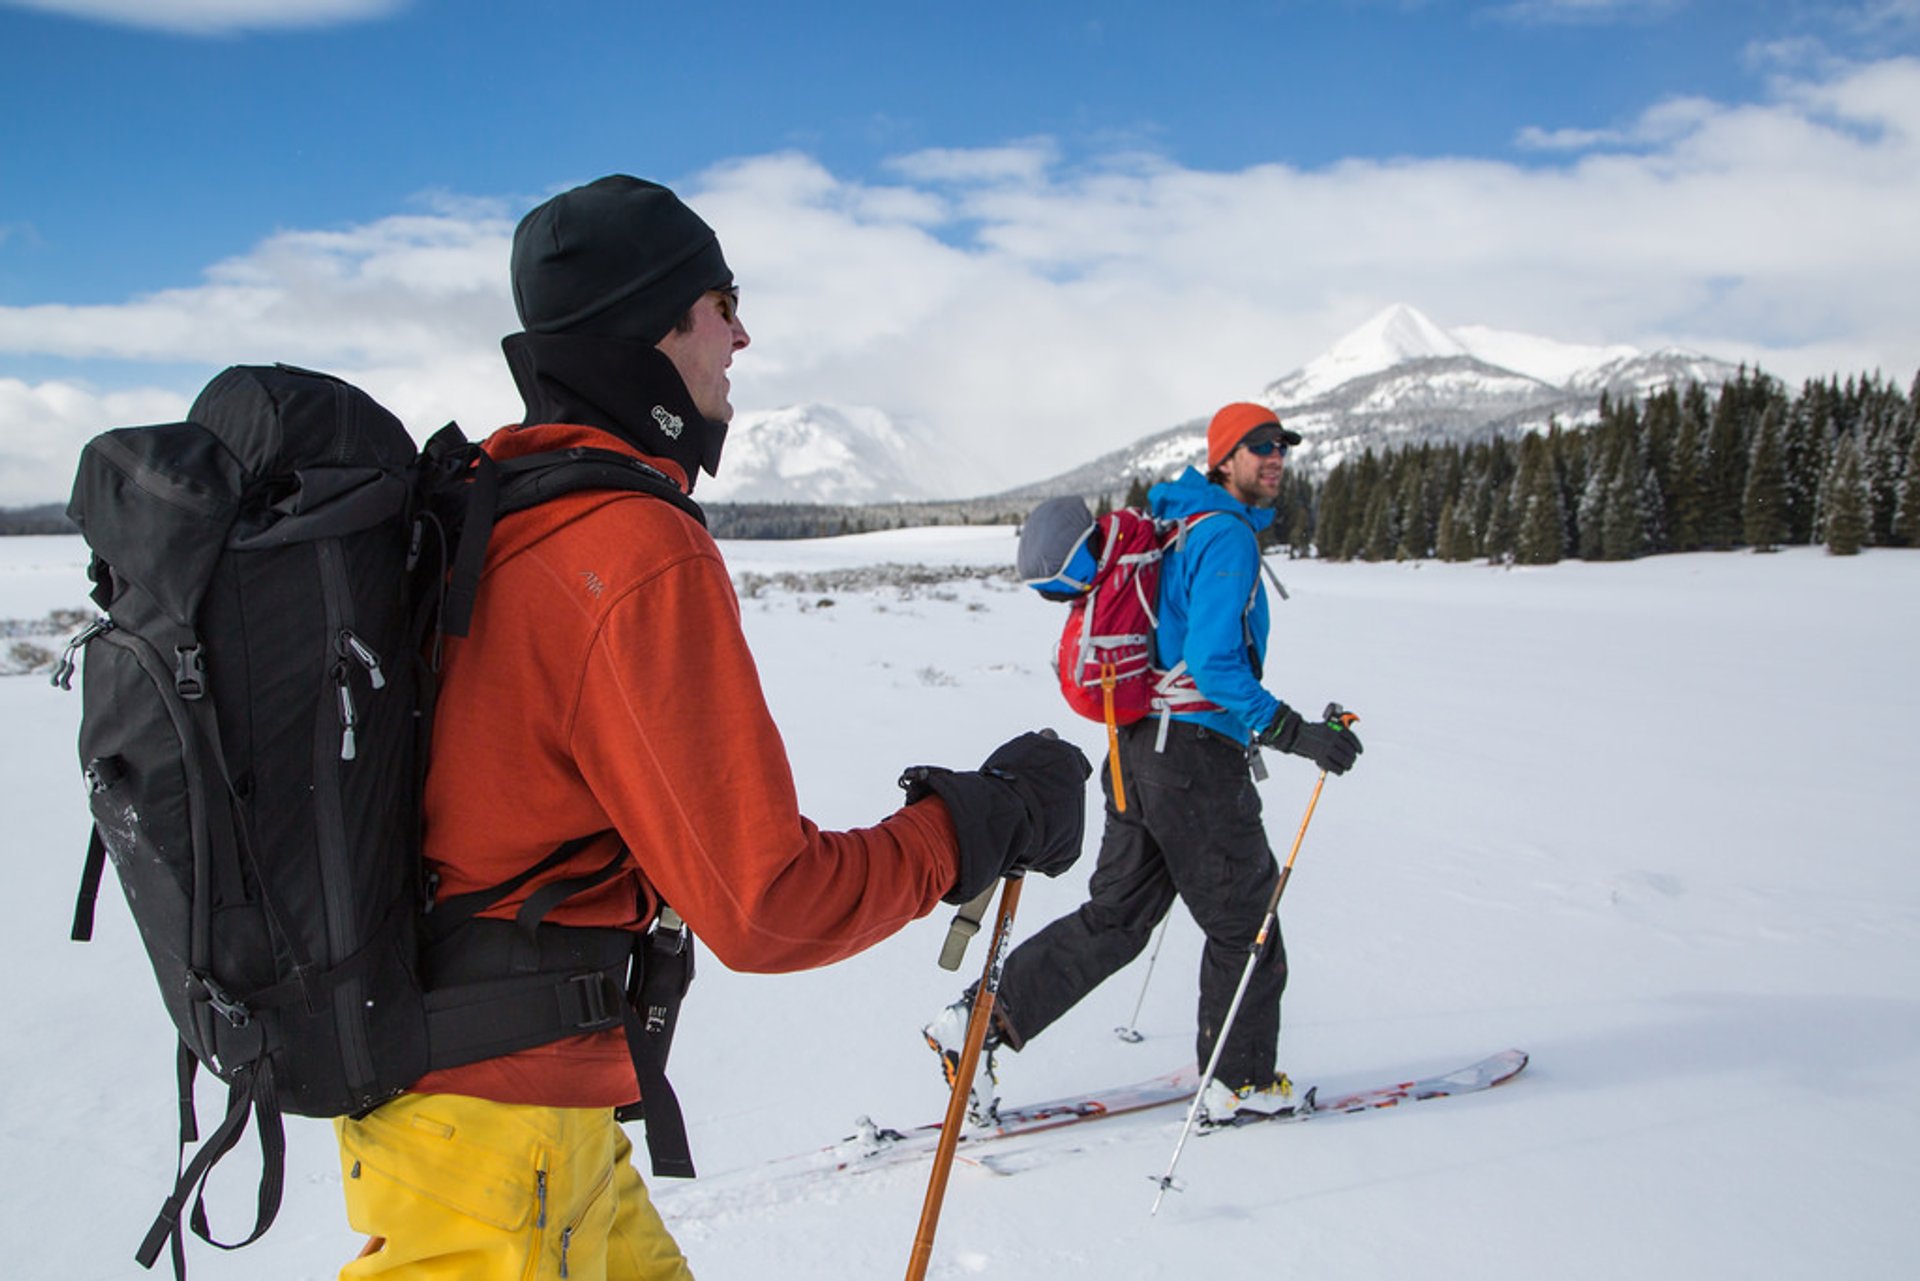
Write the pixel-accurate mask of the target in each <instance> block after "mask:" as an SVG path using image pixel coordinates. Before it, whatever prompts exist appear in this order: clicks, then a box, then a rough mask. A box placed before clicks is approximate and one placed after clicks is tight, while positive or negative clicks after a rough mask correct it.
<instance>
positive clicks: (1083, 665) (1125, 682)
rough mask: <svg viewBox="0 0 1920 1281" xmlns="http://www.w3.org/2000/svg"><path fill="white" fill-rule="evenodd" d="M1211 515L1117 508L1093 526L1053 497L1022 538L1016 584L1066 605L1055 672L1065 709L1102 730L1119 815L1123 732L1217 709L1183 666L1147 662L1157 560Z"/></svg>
mask: <svg viewBox="0 0 1920 1281" xmlns="http://www.w3.org/2000/svg"><path fill="white" fill-rule="evenodd" d="M1212 514H1213V513H1211V512H1202V513H1200V514H1199V515H1196V516H1191V517H1189V518H1187V519H1186V520H1156V519H1154V517H1153V516H1152V515H1150V514H1149V513H1147V512H1144V511H1141V510H1140V509H1139V508H1137V507H1122V508H1118V509H1116V510H1114V511H1111V512H1108V513H1107V514H1106V515H1104V516H1101V517H1099V518H1098V519H1095V517H1094V516H1093V514H1092V513H1091V512H1090V511H1088V510H1087V505H1086V503H1085V502H1084V501H1083V500H1081V499H1079V498H1053V499H1049V500H1047V501H1046V502H1044V503H1042V504H1041V505H1040V506H1039V507H1037V508H1035V509H1034V511H1033V514H1032V515H1030V516H1029V517H1028V518H1027V522H1026V524H1025V525H1024V526H1023V527H1022V528H1021V531H1020V550H1019V559H1018V563H1019V572H1020V576H1021V577H1022V578H1023V579H1025V580H1026V583H1027V585H1028V586H1029V587H1032V588H1033V589H1034V590H1035V591H1037V592H1039V593H1040V594H1041V595H1042V596H1045V597H1046V598H1047V599H1049V600H1056V601H1066V602H1068V603H1069V605H1070V609H1069V612H1068V614H1067V623H1066V626H1065V627H1063V628H1062V629H1061V631H1060V645H1059V649H1058V650H1057V651H1056V656H1055V660H1054V670H1055V671H1056V673H1057V674H1058V676H1059V678H1060V693H1061V694H1062V695H1063V696H1064V697H1065V698H1066V700H1067V706H1069V707H1071V708H1072V709H1073V710H1074V711H1076V712H1078V713H1079V714H1080V715H1082V716H1084V717H1086V718H1087V719H1088V720H1093V721H1100V722H1103V723H1104V724H1105V725H1106V727H1107V745H1108V749H1109V750H1108V760H1109V762H1110V768H1111V770H1112V774H1113V794H1114V807H1115V808H1116V809H1120V810H1124V809H1126V808H1127V800H1126V792H1125V789H1124V788H1123V787H1122V786H1121V782H1120V758H1119V754H1118V753H1117V752H1116V751H1114V750H1113V748H1114V747H1115V746H1116V744H1117V742H1118V738H1119V727H1120V726H1122V725H1131V724H1132V723H1133V722H1135V721H1137V720H1140V719H1142V718H1144V717H1145V716H1146V715H1147V714H1148V713H1150V712H1168V711H1174V710H1181V711H1207V710H1215V709H1214V708H1213V705H1212V704H1211V703H1208V702H1207V701H1206V700H1205V699H1204V698H1202V697H1201V696H1200V692H1199V690H1198V689H1196V688H1195V687H1194V684H1193V680H1192V678H1191V677H1189V676H1187V675H1186V673H1185V671H1184V670H1182V668H1183V667H1184V664H1182V665H1181V666H1180V667H1176V668H1174V669H1173V670H1172V671H1164V670H1161V669H1160V668H1158V667H1156V666H1155V664H1154V656H1153V629H1154V627H1155V626H1156V625H1157V624H1158V622H1159V600H1160V561H1161V558H1162V556H1164V555H1165V554H1166V551H1167V550H1168V549H1169V548H1171V547H1174V546H1177V545H1178V544H1179V542H1180V540H1181V539H1183V538H1184V537H1185V536H1186V531H1187V530H1188V529H1190V528H1191V527H1192V526H1193V525H1194V524H1195V523H1197V522H1199V521H1201V520H1205V519H1206V518H1207V517H1208V516H1210V515H1212Z"/></svg>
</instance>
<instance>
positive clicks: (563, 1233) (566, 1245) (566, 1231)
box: [560, 1226, 573, 1277]
mask: <svg viewBox="0 0 1920 1281" xmlns="http://www.w3.org/2000/svg"><path fill="white" fill-rule="evenodd" d="M572 1246H573V1228H572V1227H571V1226H568V1227H564V1228H562V1229H560V1275H561V1276H563V1277H564V1276H566V1275H567V1251H568V1250H569V1249H571V1248H572Z"/></svg>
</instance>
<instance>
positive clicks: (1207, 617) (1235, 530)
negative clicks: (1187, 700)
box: [1147, 467, 1282, 743]
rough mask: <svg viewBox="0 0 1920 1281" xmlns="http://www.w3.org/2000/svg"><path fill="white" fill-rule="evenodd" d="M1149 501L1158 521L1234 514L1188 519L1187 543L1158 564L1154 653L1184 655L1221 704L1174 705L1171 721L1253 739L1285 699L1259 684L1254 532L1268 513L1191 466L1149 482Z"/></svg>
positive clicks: (1164, 660) (1263, 648)
mask: <svg viewBox="0 0 1920 1281" xmlns="http://www.w3.org/2000/svg"><path fill="white" fill-rule="evenodd" d="M1147 503H1148V506H1149V507H1150V508H1151V509H1152V511H1153V514H1154V515H1155V516H1156V517H1158V518H1159V519H1161V520H1184V519H1186V518H1188V517H1190V516H1196V515H1198V514H1200V513H1201V512H1224V513H1226V514H1227V516H1228V517H1231V518H1232V519H1227V518H1224V517H1221V516H1213V517H1210V518H1208V519H1206V520H1202V521H1198V522H1196V523H1195V524H1193V525H1191V526H1190V527H1189V528H1188V529H1187V533H1186V539H1185V542H1184V544H1182V545H1180V546H1178V548H1177V550H1175V549H1170V550H1169V551H1168V553H1167V556H1166V558H1165V560H1163V561H1162V562H1161V569H1160V624H1159V627H1158V628H1157V629H1156V630H1155V633H1154V652H1155V656H1156V659H1157V661H1158V664H1159V666H1161V667H1163V668H1170V667H1173V666H1174V665H1175V664H1177V663H1179V662H1180V661H1181V660H1182V659H1184V660H1186V664H1187V671H1188V672H1189V673H1190V674H1191V675H1192V676H1193V681H1194V684H1195V685H1197V686H1199V688H1200V692H1201V693H1202V694H1203V695H1205V696H1206V698H1207V700H1208V701H1209V702H1211V703H1215V704H1217V705H1218V706H1219V707H1221V708H1222V709H1223V710H1221V711H1218V712H1175V713H1174V719H1175V720H1181V721H1191V722H1193V723H1194V724H1197V725H1204V726H1206V727H1207V728H1208V729H1211V730H1213V731H1215V732H1216V733H1219V734H1221V735H1224V736H1225V737H1227V738H1230V739H1232V740H1233V741H1234V742H1236V743H1250V742H1252V741H1253V738H1254V735H1256V734H1258V733H1259V732H1260V731H1261V730H1263V729H1265V728H1266V727H1267V726H1269V725H1271V724H1272V723H1273V718H1274V716H1275V715H1277V714H1278V712H1279V710H1280V708H1281V706H1282V704H1281V702H1280V700H1279V699H1277V698H1275V697H1274V696H1273V695H1272V694H1269V693H1268V692H1267V691H1266V690H1265V689H1264V688H1262V687H1261V684H1260V673H1261V671H1262V670H1263V669H1264V666H1265V663H1266V657H1267V623H1268V614H1267V594H1266V593H1265V592H1264V591H1262V590H1260V573H1261V568H1260V539H1259V531H1260V530H1262V529H1265V528H1266V527H1267V526H1268V525H1270V524H1272V523H1273V511H1272V509H1270V508H1266V507H1249V506H1247V505H1246V504H1245V503H1242V502H1240V501H1239V500H1238V499H1236V498H1234V496H1233V495H1232V494H1229V493H1228V492H1227V491H1226V490H1225V489H1223V488H1221V487H1220V486H1219V485H1216V484H1213V483H1212V482H1211V481H1209V480H1208V479H1207V478H1206V477H1205V476H1202V475H1201V474H1200V473H1199V472H1198V471H1196V470H1195V469H1194V468H1192V467H1189V468H1187V470H1186V473H1185V474H1184V475H1182V476H1181V477H1180V478H1179V479H1178V480H1172V481H1168V482H1166V483H1164V484H1160V485H1155V486H1154V487H1153V489H1152V490H1151V491H1149V492H1148V494H1147ZM1249 602H1251V606H1249Z"/></svg>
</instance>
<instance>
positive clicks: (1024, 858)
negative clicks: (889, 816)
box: [900, 731, 1093, 903]
mask: <svg viewBox="0 0 1920 1281" xmlns="http://www.w3.org/2000/svg"><path fill="white" fill-rule="evenodd" d="M1091 773H1093V766H1092V765H1089V764H1088V763H1087V758H1086V755H1085V754H1084V753H1082V752H1081V750H1080V749H1079V748H1077V747H1075V746H1074V745H1073V744H1072V743H1068V742H1063V741H1062V740H1060V739H1058V738H1056V737H1054V735H1053V733H1052V731H1042V732H1041V733H1029V734H1022V735H1020V737H1018V738H1015V739H1010V740H1008V741H1007V742H1005V743H1002V744H1001V745H1000V746H999V747H998V748H996V749H995V750H994V753H993V755H991V756H989V757H987V759H986V762H985V764H983V765H981V767H980V768H979V769H978V770H977V771H969V772H959V771H955V770H950V769H942V768H941V767H939V766H938V765H916V766H914V767H913V768H912V769H909V770H907V771H906V772H905V773H904V774H902V775H901V776H900V786H902V787H904V788H906V789H907V804H909V805H911V804H913V803H914V802H915V801H918V800H922V799H924V798H926V797H927V796H928V795H933V796H938V797H939V798H940V799H941V800H943V801H945V802H946V803H947V812H948V813H949V814H951V815H952V816H953V827H954V830H955V831H956V832H958V833H959V834H960V876H959V879H958V880H956V881H955V882H954V883H953V888H952V889H951V890H949V891H947V893H946V896H945V897H946V901H947V902H949V903H966V902H969V901H970V900H972V899H974V898H977V897H978V896H979V894H980V891H982V890H984V889H986V888H987V887H988V886H990V885H992V884H993V883H994V882H995V881H996V880H999V879H1000V878H1001V877H1003V876H1010V875H1013V874H1014V873H1017V872H1029V871H1032V872H1042V873H1045V874H1046V875H1048V876H1058V875H1060V873H1062V872H1064V871H1066V870H1067V869H1068V868H1070V867H1072V866H1073V861H1074V860H1075V859H1077V858H1079V857H1080V843H1081V840H1082V837H1083V836H1084V834H1085V828H1086V816H1087V808H1086V806H1087V800H1086V796H1087V776H1088V775H1089V774H1091Z"/></svg>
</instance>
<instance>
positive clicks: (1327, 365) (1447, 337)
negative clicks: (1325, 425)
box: [1267, 302, 1471, 407]
mask: <svg viewBox="0 0 1920 1281" xmlns="http://www.w3.org/2000/svg"><path fill="white" fill-rule="evenodd" d="M1470 354H1471V353H1470V352H1469V351H1468V350H1467V348H1466V346H1465V344H1463V343H1461V342H1460V340H1459V339H1457V338H1455V337H1454V336H1453V335H1452V334H1450V333H1448V332H1447V331H1446V330H1444V329H1442V328H1441V327H1440V326H1438V325H1436V324H1434V323H1433V321H1431V320H1429V319H1428V318H1427V317H1426V315H1425V314H1424V313H1422V312H1421V311H1420V310H1419V309H1418V308H1416V307H1410V306H1408V305H1407V304H1406V303H1403V302H1402V303H1395V304H1393V305H1392V306H1391V307H1388V308H1386V309H1384V310H1382V311H1380V312H1377V313H1375V314H1374V315H1373V316H1372V317H1371V318H1370V319H1368V320H1367V321H1366V323H1364V324H1362V325H1361V326H1360V327H1359V328H1357V329H1355V330H1353V331H1352V332H1350V333H1348V334H1347V335H1346V336H1345V337H1344V338H1342V339H1340V340H1339V341H1338V342H1336V343H1334V344H1333V346H1332V347H1329V348H1328V349H1327V350H1326V352H1325V353H1324V354H1322V355H1321V356H1319V357H1317V358H1316V359H1315V360H1313V361H1312V362H1311V363H1309V364H1308V365H1307V366H1306V367H1305V368H1303V369H1301V370H1300V371H1299V372H1298V373H1295V374H1291V375H1289V376H1288V377H1286V378H1283V379H1281V380H1280V381H1279V382H1277V383H1274V384H1273V385H1272V386H1271V387H1269V388H1268V389H1267V398H1268V400H1269V401H1270V402H1271V403H1272V404H1274V405H1275V406H1276V407H1283V406H1286V405H1297V404H1300V403H1302V402H1304V401H1308V400H1312V399H1314V398H1315V397H1316V396H1319V395H1322V394H1324V393H1325V392H1328V391H1331V390H1333V389H1334V388H1335V387H1338V386H1340V385H1341V384H1343V383H1348V382H1351V381H1353V380H1354V379H1355V378H1360V377H1363V376H1365V375H1367V374H1377V373H1380V372H1381V371H1382V370H1386V369H1391V368H1393V367H1394V366H1395V365H1400V364H1404V363H1406V362H1407V361H1409V360H1426V359H1432V358H1437V357H1447V356H1465V355H1470Z"/></svg>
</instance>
